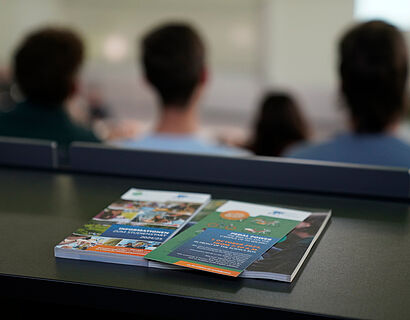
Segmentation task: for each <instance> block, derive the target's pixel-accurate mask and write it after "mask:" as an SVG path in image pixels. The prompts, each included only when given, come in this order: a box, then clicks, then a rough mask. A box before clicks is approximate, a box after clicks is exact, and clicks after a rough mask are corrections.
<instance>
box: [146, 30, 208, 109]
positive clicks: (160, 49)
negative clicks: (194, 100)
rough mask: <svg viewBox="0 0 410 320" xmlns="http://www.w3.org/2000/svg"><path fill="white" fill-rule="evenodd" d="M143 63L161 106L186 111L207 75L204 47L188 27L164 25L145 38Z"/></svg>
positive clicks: (196, 34) (198, 37) (197, 35)
mask: <svg viewBox="0 0 410 320" xmlns="http://www.w3.org/2000/svg"><path fill="white" fill-rule="evenodd" d="M142 62H143V67H144V72H145V76H146V78H147V80H148V81H149V82H150V83H151V85H152V86H153V87H154V88H155V89H156V90H157V91H158V93H159V96H160V98H161V100H162V104H163V105H167V104H172V105H176V106H180V107H184V106H185V105H186V104H187V103H188V101H189V99H190V98H191V96H192V94H193V91H194V89H195V88H196V86H197V85H198V83H199V82H200V81H201V77H202V75H203V72H204V64H205V48H204V44H203V42H202V40H201V38H200V36H199V34H198V33H197V32H196V31H195V30H194V29H193V28H192V27H191V26H189V25H187V24H182V23H171V24H166V25H162V26H160V27H157V28H155V29H154V30H152V31H151V32H149V33H148V34H147V35H146V36H145V37H144V38H143V40H142Z"/></svg>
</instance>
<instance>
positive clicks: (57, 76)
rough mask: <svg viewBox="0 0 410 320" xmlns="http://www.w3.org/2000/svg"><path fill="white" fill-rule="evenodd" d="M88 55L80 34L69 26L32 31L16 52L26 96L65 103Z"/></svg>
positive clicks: (16, 73)
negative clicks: (85, 52) (85, 54)
mask: <svg viewBox="0 0 410 320" xmlns="http://www.w3.org/2000/svg"><path fill="white" fill-rule="evenodd" d="M83 58H84V45H83V42H82V40H81V39H80V37H79V36H78V35H77V34H76V33H74V32H73V31H71V30H69V29H64V28H55V27H54V28H53V27H46V28H43V29H40V30H37V31H35V32H33V33H30V34H29V35H28V36H27V37H26V38H25V39H24V41H23V42H22V43H21V44H20V46H19V47H18V48H17V50H16V53H15V55H14V77H15V79H16V81H17V84H18V86H19V88H20V90H21V91H22V93H23V95H24V96H25V98H26V99H29V100H31V101H35V102H39V103H43V104H46V105H47V104H51V105H53V104H61V103H62V102H63V101H64V100H65V99H66V98H67V97H68V96H69V95H70V93H71V91H72V89H73V80H74V76H75V75H76V73H77V72H78V69H79V68H80V66H81V64H82V61H83Z"/></svg>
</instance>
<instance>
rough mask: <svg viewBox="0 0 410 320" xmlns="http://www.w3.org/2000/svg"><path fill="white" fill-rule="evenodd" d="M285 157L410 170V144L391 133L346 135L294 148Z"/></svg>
mask: <svg viewBox="0 0 410 320" xmlns="http://www.w3.org/2000/svg"><path fill="white" fill-rule="evenodd" d="M285 156H286V157H290V158H299V159H310V160H323V161H336V162H347V163H358V164H370V165H382V166H393V167H405V168H409V167H410V145H409V144H407V143H405V142H404V141H402V140H400V139H398V138H396V137H394V136H392V135H387V134H353V133H346V134H342V135H339V136H336V137H335V138H333V139H331V140H329V141H327V142H324V143H318V144H305V145H299V146H296V147H293V148H291V149H290V150H289V151H288V152H287V153H286V154H285Z"/></svg>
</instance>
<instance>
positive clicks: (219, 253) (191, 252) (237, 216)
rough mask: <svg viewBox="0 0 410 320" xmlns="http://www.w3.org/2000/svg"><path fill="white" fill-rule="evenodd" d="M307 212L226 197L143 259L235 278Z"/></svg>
mask: <svg viewBox="0 0 410 320" xmlns="http://www.w3.org/2000/svg"><path fill="white" fill-rule="evenodd" d="M310 214H311V213H310V212H307V211H301V210H292V209H287V208H279V207H273V206H266V205H259V204H253V203H247V202H240V201H230V200H228V201H225V202H224V203H223V204H222V205H220V206H218V207H216V208H215V209H214V210H213V212H211V213H209V214H208V215H207V216H206V217H204V218H203V219H201V220H200V221H199V222H197V223H196V224H194V225H193V226H191V227H190V228H188V229H186V230H185V231H183V232H181V233H180V234H178V235H177V236H175V237H174V238H172V239H170V240H169V241H167V242H166V243H164V244H162V245H161V246H160V247H158V248H156V249H155V250H153V251H151V252H150V253H148V254H147V255H146V256H145V258H146V259H148V260H153V261H157V262H163V263H168V264H173V265H177V266H183V267H187V268H192V269H198V270H202V271H207V272H213V273H218V274H223V275H227V276H232V277H237V276H239V275H240V274H241V273H242V272H243V271H244V270H245V269H246V268H247V267H248V266H249V265H251V264H252V263H253V262H254V261H256V260H257V259H259V258H260V257H261V256H262V255H263V254H264V253H265V252H266V251H268V250H269V249H270V248H271V247H272V246H273V245H275V244H276V243H277V242H278V241H279V240H280V239H282V238H283V237H284V236H285V235H287V234H288V233H289V232H290V231H292V230H293V229H294V228H295V227H296V226H297V225H298V224H299V223H300V222H302V221H303V220H305V219H306V218H307V217H309V215H310Z"/></svg>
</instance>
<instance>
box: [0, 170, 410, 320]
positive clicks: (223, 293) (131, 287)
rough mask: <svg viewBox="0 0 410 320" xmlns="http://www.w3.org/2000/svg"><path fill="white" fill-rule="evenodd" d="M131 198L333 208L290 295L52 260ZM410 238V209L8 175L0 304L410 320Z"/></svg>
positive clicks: (201, 278) (0, 186)
mask: <svg viewBox="0 0 410 320" xmlns="http://www.w3.org/2000/svg"><path fill="white" fill-rule="evenodd" d="M130 187H138V188H146V189H166V190H180V191H190V192H206V193H211V194H212V196H213V198H223V199H227V198H229V199H235V200H241V201H249V202H257V203H266V204H275V205H284V206H296V207H297V206H300V207H310V208H330V209H332V211H333V217H332V219H331V221H330V224H329V225H328V227H327V229H326V230H325V233H324V234H323V236H322V237H321V238H320V240H319V242H318V243H317V244H316V246H315V248H314V250H313V252H312V254H311V256H310V258H309V259H308V261H307V263H305V265H304V267H303V268H302V270H300V273H299V276H298V277H297V278H296V279H295V280H294V282H293V283H292V284H286V283H280V282H275V281H267V280H252V279H231V278H229V279H228V278H224V277H222V276H216V275H215V276H214V275H211V274H208V273H204V272H196V271H192V272H191V271H187V272H181V271H166V270H153V269H148V268H143V267H132V266H124V265H114V264H104V263H93V262H87V261H74V260H66V259H56V258H54V253H53V248H54V245H55V244H57V243H58V242H59V241H60V240H62V239H63V238H64V237H65V236H67V235H68V234H70V233H71V232H72V231H73V230H75V229H76V228H77V227H78V226H80V225H82V224H83V223H85V222H86V221H87V220H88V219H89V218H91V217H92V216H94V215H95V214H96V213H98V212H99V211H100V210H101V209H103V208H104V207H106V206H107V205H108V204H109V203H111V202H112V201H114V200H116V199H117V198H118V197H119V196H120V195H121V194H122V193H124V192H125V191H126V190H128V188H130ZM409 229H410V219H409V204H408V203H405V202H394V201H386V200H383V201H382V200H377V199H360V198H345V197H335V196H332V197H326V196H323V195H309V194H301V193H300V194H297V193H285V192H274V191H269V190H258V189H246V188H232V187H224V186H214V185H206V184H203V185H202V184H184V183H180V182H179V183H176V182H170V181H159V180H156V181H154V180H139V179H135V178H124V177H121V178H119V177H113V176H98V175H86V174H70V173H56V172H47V171H35V170H19V169H10V168H0V239H1V240H2V241H1V244H2V245H1V246H0V279H1V282H0V283H1V284H2V290H1V291H2V293H1V297H3V298H4V297H9V298H10V297H11V298H15V299H27V300H31V301H36V302H38V303H44V302H50V303H54V304H58V303H61V304H63V305H66V306H70V307H71V306H73V307H75V306H77V307H81V306H93V307H98V308H100V309H104V308H106V309H107V310H108V309H109V310H112V311H115V312H117V311H126V312H136V313H141V314H152V315H158V316H159V317H161V316H164V315H174V316H175V317H176V318H183V317H184V316H186V317H190V318H191V319H196V318H198V315H206V314H208V315H209V314H213V315H216V316H215V317H216V318H218V316H217V315H218V314H219V315H223V314H228V313H229V314H234V313H235V312H237V313H240V312H243V311H244V310H249V311H250V314H251V315H253V316H254V315H257V314H258V312H259V313H260V312H263V313H272V314H273V313H275V312H279V313H281V312H282V315H284V314H287V312H290V313H300V314H299V315H297V316H296V318H301V317H302V316H307V315H326V316H329V317H341V318H360V319H406V318H407V319H408V317H409V314H410V286H409V285H410V233H409ZM172 306H174V308H172ZM192 307H194V308H192ZM188 310H189V311H188ZM226 312H228V313H226Z"/></svg>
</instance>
